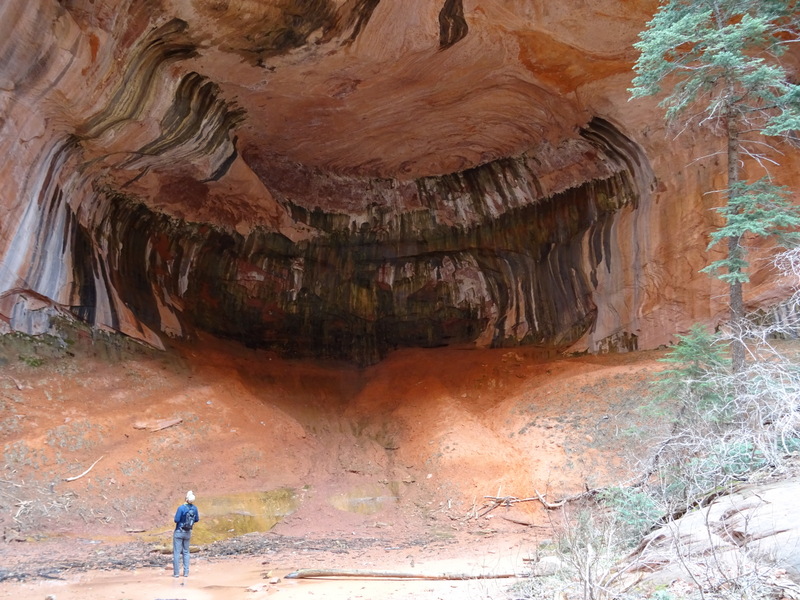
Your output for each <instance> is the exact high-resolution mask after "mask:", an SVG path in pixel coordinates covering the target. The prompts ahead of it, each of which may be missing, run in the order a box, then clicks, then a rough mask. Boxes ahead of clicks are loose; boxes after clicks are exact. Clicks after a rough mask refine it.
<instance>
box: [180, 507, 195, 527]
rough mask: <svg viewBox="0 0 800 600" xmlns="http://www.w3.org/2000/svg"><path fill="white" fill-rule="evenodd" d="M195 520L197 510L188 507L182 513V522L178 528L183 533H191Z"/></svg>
mask: <svg viewBox="0 0 800 600" xmlns="http://www.w3.org/2000/svg"><path fill="white" fill-rule="evenodd" d="M196 520H197V509H196V508H195V507H194V506H193V505H191V504H190V505H189V508H188V509H187V510H186V512H185V513H183V520H182V521H181V522H180V528H181V529H182V530H183V531H191V530H192V527H193V526H194V522H195V521H196Z"/></svg>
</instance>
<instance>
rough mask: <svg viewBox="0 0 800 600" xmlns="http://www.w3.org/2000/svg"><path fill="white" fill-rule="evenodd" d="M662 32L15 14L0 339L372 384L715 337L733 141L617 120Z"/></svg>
mask: <svg viewBox="0 0 800 600" xmlns="http://www.w3.org/2000/svg"><path fill="white" fill-rule="evenodd" d="M655 4H656V3H655V2H645V3H642V2H624V1H622V0H604V1H601V2H595V3H592V5H591V7H589V6H586V5H585V3H580V2H572V1H570V2H563V3H558V4H557V5H554V4H553V3H549V2H537V1H523V0H517V1H511V2H509V1H507V0H506V1H502V2H501V1H499V0H497V1H488V2H487V1H484V2H471V1H469V0H459V1H452V0H408V1H406V2H402V3H400V2H390V1H389V0H362V1H360V2H355V1H353V0H348V1H343V0H336V1H334V0H316V1H315V2H298V1H296V0H274V1H272V2H255V1H254V0H227V1H223V2H220V1H214V2H212V1H210V0H192V1H190V2H179V1H177V0H174V1H172V0H162V1H155V0H153V1H148V2H143V1H136V2H133V1H123V2H113V3H112V2H105V1H102V0H95V1H89V0H67V1H64V2H56V1H55V0H36V1H30V0H7V1H6V2H4V3H3V4H2V6H0V40H2V41H0V57H3V58H2V62H0V114H1V115H2V121H0V127H1V128H0V148H1V149H2V150H3V151H4V154H5V156H6V161H4V163H3V164H0V194H1V195H0V215H2V218H1V219H0V257H1V260H2V262H0V315H2V319H3V322H4V327H5V328H6V329H20V330H24V331H29V332H41V331H44V330H46V329H47V327H48V322H49V318H50V315H51V314H52V313H53V312H54V311H55V312H58V311H61V312H66V313H70V314H72V315H76V316H78V317H79V318H82V319H84V320H86V321H88V322H90V323H92V324H94V325H96V326H98V327H108V328H112V329H116V330H119V331H122V332H124V333H126V334H129V335H132V336H135V337H137V338H140V339H143V340H146V341H148V342H149V343H152V344H155V345H159V344H160V342H159V335H161V334H168V335H176V336H182V335H190V334H191V332H192V331H193V330H194V329H195V328H202V329H207V330H209V331H213V332H215V333H217V334H219V335H224V336H229V337H233V338H236V339H241V340H243V341H246V342H247V343H249V344H255V345H268V346H273V347H277V348H279V349H282V350H284V351H286V352H289V353H295V354H301V355H308V354H310V355H318V356H330V357H337V358H348V359H354V360H357V361H359V362H372V361H374V360H376V359H377V358H379V357H380V356H382V355H383V354H385V352H387V351H389V350H391V349H392V348H394V347H398V346H403V345H438V344H453V343H457V344H462V343H477V344H481V345H509V344H516V343H533V344H538V345H542V346H545V347H550V348H554V349H558V350H584V349H588V350H590V351H605V350H611V349H633V348H652V347H655V346H658V345H660V344H663V343H668V342H669V341H671V340H672V339H673V337H674V334H675V333H676V332H681V331H685V330H686V329H687V328H688V327H689V325H690V324H691V323H693V322H695V321H703V322H707V323H710V324H717V323H719V322H720V321H721V320H724V318H725V297H724V292H725V290H724V286H722V285H721V284H720V283H719V282H718V281H716V280H713V279H711V278H709V277H708V276H706V275H703V274H700V273H698V271H699V269H701V268H702V267H703V266H705V265H706V264H708V262H710V260H712V259H713V258H714V257H712V256H711V255H709V253H708V252H707V251H706V245H707V242H708V232H709V230H710V228H711V227H712V225H713V224H714V219H715V215H714V213H713V211H712V210H711V209H712V208H713V206H715V205H716V203H717V202H718V201H719V200H718V198H716V197H715V196H714V195H713V194H708V193H707V192H708V190H713V189H718V188H719V187H721V186H722V185H724V181H722V179H721V178H722V174H723V172H724V169H723V168H722V167H721V165H720V162H719V157H718V156H715V155H714V154H713V153H714V151H715V150H717V149H719V147H720V140H719V139H717V138H715V137H714V136H713V135H712V134H711V132H708V131H701V130H692V129H690V130H688V131H685V132H684V133H683V134H682V135H681V136H680V137H676V136H675V133H674V132H667V131H665V128H664V126H663V119H662V115H661V112H660V110H659V109H658V108H657V107H656V106H655V101H652V100H637V101H635V102H631V101H629V100H628V92H627V88H628V87H629V86H630V80H631V76H632V72H631V67H632V64H633V62H634V60H635V58H636V54H635V52H634V51H633V49H632V47H631V44H632V42H633V41H635V39H636V36H637V34H638V31H640V30H641V29H642V28H643V26H644V23H645V22H646V21H647V19H648V18H649V15H650V14H651V13H652V11H653V10H654V8H655ZM781 161H782V162H783V163H784V168H783V170H782V172H784V173H789V175H787V176H786V181H787V182H788V183H792V182H793V181H794V173H796V172H797V171H796V169H795V168H794V167H796V165H797V155H796V150H795V149H793V148H789V149H786V153H785V154H784V155H783V156H782V157H781ZM750 168H751V172H753V174H755V175H757V174H758V173H757V168H755V167H753V166H751V167H750ZM753 282H754V284H753V285H751V286H748V289H747V290H746V299H747V301H748V302H749V304H750V305H751V306H752V307H755V306H761V305H769V304H772V303H775V302H777V301H779V300H780V298H782V297H783V296H785V295H786V289H785V288H786V285H787V284H788V283H790V282H784V281H781V282H778V281H777V280H776V279H775V277H774V276H772V275H771V271H770V267H769V265H768V263H766V262H764V261H755V262H754V272H753Z"/></svg>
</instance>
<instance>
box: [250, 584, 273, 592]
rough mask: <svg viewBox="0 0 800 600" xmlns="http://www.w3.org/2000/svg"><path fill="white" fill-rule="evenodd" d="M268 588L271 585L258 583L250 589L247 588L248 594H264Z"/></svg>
mask: <svg viewBox="0 0 800 600" xmlns="http://www.w3.org/2000/svg"><path fill="white" fill-rule="evenodd" d="M268 587H269V585H268V584H266V583H257V584H255V585H251V586H250V587H249V588H247V591H248V592H263V591H265V590H266V589H267V588H268Z"/></svg>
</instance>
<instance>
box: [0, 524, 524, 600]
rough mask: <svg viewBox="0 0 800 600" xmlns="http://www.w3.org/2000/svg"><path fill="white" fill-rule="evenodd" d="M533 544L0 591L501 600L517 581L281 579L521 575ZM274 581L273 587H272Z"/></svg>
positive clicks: (384, 552)
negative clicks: (307, 575) (355, 573)
mask: <svg viewBox="0 0 800 600" xmlns="http://www.w3.org/2000/svg"><path fill="white" fill-rule="evenodd" d="M526 547H527V548H530V547H534V548H535V544H533V545H532V546H531V540H527V541H526V540H525V539H522V538H521V537H520V536H510V537H506V536H497V537H496V538H495V539H491V540H481V541H480V543H479V544H472V545H471V547H469V548H467V547H464V546H463V545H459V546H450V547H432V548H427V549H415V550H412V551H409V550H408V549H403V550H393V549H377V550H372V551H368V552H364V553H361V554H360V555H358V556H347V557H342V556H340V555H334V554H330V553H319V554H316V555H314V556H308V555H307V556H303V555H302V553H301V554H300V555H297V554H295V555H292V554H278V555H272V556H269V557H245V558H235V559H227V560H204V559H202V558H200V559H199V560H194V562H193V564H192V570H191V573H190V576H189V577H188V578H183V577H181V578H178V579H175V578H173V577H172V574H171V568H162V569H158V568H144V569H137V570H134V571H113V572H107V571H88V572H80V573H74V574H69V575H67V576H66V577H65V578H64V580H60V581H52V580H45V579H36V580H32V581H28V582H24V583H13V584H11V583H6V584H2V585H0V598H15V599H17V600H27V599H31V600H33V599H43V598H45V597H46V596H48V595H50V594H52V595H54V596H55V597H56V598H57V599H58V600H107V599H111V598H120V599H129V600H153V599H154V598H159V599H166V598H184V599H186V600H222V599H236V598H243V599H244V598H248V599H251V600H258V599H260V598H266V597H267V596H270V597H272V596H275V597H277V598H286V599H289V600H293V599H300V598H314V597H324V598H341V599H346V598H365V599H374V600H375V599H384V598H385V599H389V598H427V599H434V598H465V599H469V598H500V597H505V596H504V594H505V592H506V590H507V589H508V587H509V586H510V585H511V584H512V583H513V581H514V580H513V579H508V578H499V579H492V578H487V579H469V580H462V581H455V580H451V581H447V580H444V581H437V580H426V579H405V578H402V579H398V578H394V579H393V578H372V577H370V578H367V577H338V578H337V577H333V578H326V579H296V580H293V579H284V576H285V575H286V574H287V573H290V572H292V571H295V570H296V569H298V568H323V567H324V568H338V569H348V570H352V569H358V570H371V571H392V572H401V573H404V574H417V575H442V574H446V573H447V574H459V575H460V574H464V575H468V576H472V577H476V576H479V575H481V576H482V575H495V576H496V575H506V574H514V573H519V574H524V573H527V572H528V567H527V564H528V563H527V562H526V561H525V560H524V559H525V558H529V557H530V556H531V554H529V553H528V552H527V551H525V550H523V548H526ZM270 582H272V583H270Z"/></svg>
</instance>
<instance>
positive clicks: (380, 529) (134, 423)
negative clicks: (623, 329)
mask: <svg viewBox="0 0 800 600" xmlns="http://www.w3.org/2000/svg"><path fill="white" fill-rule="evenodd" d="M661 356H663V353H660V352H650V353H636V354H627V355H606V356H594V357H591V356H583V357H573V358H565V357H547V356H543V355H542V353H541V352H538V351H537V350H536V349H532V348H516V349H505V350H491V351H490V350H476V349H470V348H462V349H452V348H450V349H433V350H419V349H417V350H401V351H398V352H395V353H394V354H392V355H391V356H389V357H388V358H387V359H386V360H384V361H383V362H382V363H380V364H379V365H375V366H373V367H369V368H366V369H356V368H354V367H352V366H349V365H342V364H330V363H325V364H323V363H314V362H307V361H306V362H303V361H287V360H281V359H279V358H278V357H277V356H276V355H274V354H271V353H267V352H261V351H255V350H248V349H244V348H242V347H240V346H238V345H236V344H232V343H229V342H225V341H221V340H216V339H213V338H209V337H203V338H201V339H199V340H197V341H196V342H194V343H192V344H185V345H174V346H172V347H171V348H169V350H168V351H167V352H154V351H148V350H146V349H143V348H141V347H139V346H137V345H136V344H133V343H131V342H129V341H124V340H120V339H118V338H114V337H107V338H106V337H101V338H98V337H97V336H92V335H91V334H89V333H88V332H85V331H82V330H75V331H72V332H71V333H70V334H69V336H67V343H66V344H65V343H63V342H58V341H57V340H39V341H31V340H29V339H24V338H13V339H12V338H6V339H4V340H3V341H2V344H1V345H0V403H2V406H0V415H2V420H0V441H2V449H3V453H4V454H3V471H2V472H0V528H2V532H3V541H4V543H3V544H2V545H0V574H2V573H4V572H5V573H6V575H8V573H9V572H14V571H15V570H17V571H19V570H20V569H22V570H23V571H24V570H25V569H27V575H26V577H24V578H23V579H24V581H21V582H20V581H16V580H13V579H12V578H10V577H8V576H7V577H6V578H5V579H6V580H5V581H3V582H2V583H0V597H4V598H5V597H8V598H17V599H19V600H23V599H26V598H44V597H45V596H46V595H48V594H55V595H56V597H57V598H58V599H59V600H62V599H64V598H89V599H91V598H97V599H100V598H120V599H125V598H128V599H132V600H135V599H138V598H147V599H148V600H152V599H154V598H164V599H166V598H186V599H187V600H189V599H194V598H236V597H239V596H241V597H247V598H252V599H257V598H260V597H263V596H266V595H277V596H278V597H283V598H301V597H302V598H307V597H314V596H320V595H322V596H324V597H326V598H343V599H344V598H360V597H363V598H384V597H385V598H389V597H391V598H404V597H409V598H410V597H414V598H423V599H425V598H430V599H433V598H449V597H459V598H470V597H475V598H488V597H500V596H498V595H497V594H499V591H498V590H500V589H506V588H507V587H508V586H509V584H510V581H509V580H502V579H498V580H472V581H461V582H453V581H437V582H434V581H406V580H403V581H400V582H397V581H388V582H387V581H372V580H363V579H359V580H336V581H290V580H286V579H281V581H280V582H279V583H275V584H269V583H268V582H269V579H264V577H263V575H264V573H269V572H271V573H272V575H271V577H278V578H282V577H283V575H284V574H285V573H286V572H288V571H290V570H293V569H295V568H306V567H319V566H321V565H322V566H326V567H338V568H347V569H365V568H367V569H391V570H404V571H405V570H408V569H417V570H419V571H423V570H424V571H426V572H433V573H437V572H440V571H442V570H447V571H455V572H470V573H471V572H474V571H475V570H478V569H482V568H488V569H492V570H494V572H500V571H507V570H510V571H509V572H520V571H524V569H525V564H523V560H522V558H523V557H524V556H530V554H531V552H534V553H535V551H536V550H535V549H536V547H537V545H538V544H539V543H540V542H541V541H542V540H543V539H548V538H550V537H551V536H552V532H551V531H550V525H551V521H552V515H551V514H549V513H548V512H547V511H545V510H544V509H543V508H542V507H541V505H540V504H539V503H538V502H520V503H512V504H511V506H509V507H501V508H497V509H494V510H488V509H490V508H492V503H493V500H492V499H491V498H492V497H505V498H509V499H512V500H516V499H524V498H529V497H532V496H533V495H534V494H535V492H537V491H538V492H541V493H543V494H546V495H547V497H548V498H550V499H558V498H560V497H563V496H564V495H567V494H571V493H574V492H576V491H580V490H582V489H585V488H586V487H594V486H597V485H602V484H605V483H609V482H614V481H620V480H622V479H624V478H625V477H626V476H627V474H628V473H629V471H630V467H631V466H632V465H633V464H634V463H633V461H635V460H636V459H635V456H636V455H637V454H638V455H639V456H643V455H644V454H646V450H647V443H646V441H645V440H646V439H647V438H648V437H649V436H651V435H655V434H657V433H658V432H659V427H660V425H661V423H660V422H659V420H657V419H652V418H651V417H648V416H646V415H644V414H643V413H642V412H641V406H642V405H643V404H646V403H647V402H646V398H647V390H648V381H649V380H650V378H651V375H652V373H653V372H654V371H656V370H659V369H661V368H662V365H661V363H659V362H658V359H659V358H660V357H661ZM92 465H94V466H93V467H92ZM89 467H91V469H89ZM87 470H88V471H87ZM188 489H192V490H194V491H195V493H196V494H197V497H198V500H197V505H198V507H199V509H200V513H201V518H202V517H203V516H205V518H204V519H202V520H201V523H200V524H198V526H197V530H196V532H195V534H194V537H193V541H194V542H196V543H197V544H198V545H200V546H204V545H206V546H207V544H209V543H211V542H212V541H213V540H215V539H221V538H222V537H230V536H235V535H240V534H244V533H247V532H248V531H253V530H254V528H253V527H254V526H253V522H252V519H251V516H252V513H253V510H252V509H251V507H250V505H248V507H246V508H241V507H240V508H236V506H237V505H236V503H237V502H240V501H243V500H242V498H243V497H248V498H250V496H248V495H251V494H258V493H270V494H273V493H274V492H275V491H276V490H291V494H292V498H293V500H292V502H293V505H292V506H290V507H288V508H285V509H278V510H277V512H278V513H280V514H279V516H278V517H277V524H275V526H274V527H273V528H272V534H273V535H278V536H291V537H292V539H299V540H303V539H310V540H319V542H320V545H319V548H318V550H317V551H315V552H314V553H312V554H309V555H308V557H307V558H308V559H309V563H306V562H304V561H301V560H299V559H300V558H304V557H303V556H298V555H297V554H296V553H295V554H293V553H292V550H291V549H290V548H280V549H278V550H276V551H275V552H273V553H271V554H270V555H269V556H264V555H263V554H261V555H258V554H257V555H254V556H248V553H242V555H240V556H239V557H237V558H227V559H225V560H222V559H216V558H214V557H213V556H211V554H210V553H207V552H206V553H204V552H202V551H201V552H200V553H199V554H198V555H197V556H196V558H195V564H196V566H195V567H194V568H193V572H192V575H191V576H190V577H189V578H188V579H187V581H186V582H185V585H183V586H181V585H180V582H175V581H173V579H172V577H171V574H170V572H169V571H165V570H164V568H158V567H144V568H142V567H138V568H136V569H135V571H134V570H129V569H127V568H125V565H120V568H119V569H118V570H115V571H112V572H105V571H91V570H89V571H86V570H85V569H86V568H87V567H91V566H92V564H94V563H98V564H99V563H101V562H102V561H101V558H102V559H103V560H107V558H108V556H109V555H113V553H114V547H115V544H121V543H131V542H139V543H141V544H149V545H152V547H153V548H154V549H156V548H158V547H164V546H166V545H168V544H169V543H170V535H171V533H170V531H171V520H172V516H173V514H174V511H175V509H176V507H177V505H178V504H179V503H180V502H181V501H182V498H183V495H184V494H185V491H186V490H188ZM250 501H252V498H250ZM221 507H222V508H221ZM225 507H227V508H225ZM226 511H227V513H226ZM281 511H282V512H281ZM231 515H239V516H238V517H237V518H236V519H233V520H231V519H232V517H231ZM226 519H227V520H226ZM269 525H271V523H270V524H269ZM265 528H266V527H265V526H264V525H263V523H262V524H261V526H260V529H261V530H263V529H265ZM257 529H259V526H255V530H257ZM268 535H269V534H268ZM349 538H354V539H355V538H359V539H365V538H369V539H372V540H374V541H373V542H372V543H371V544H370V545H369V547H359V548H356V547H348V546H347V544H346V542H338V541H337V542H334V540H342V539H344V540H347V539H349ZM86 540H89V542H91V543H84V542H85V541H86ZM326 543H327V544H328V547H326ZM336 544H339V545H340V546H342V545H343V547H344V551H342V548H338V547H337V546H336ZM392 548H397V549H396V550H392ZM70 553H73V554H76V553H77V554H80V556H81V557H82V559H81V561H77V562H76V563H75V564H73V565H72V566H70V567H69V568H63V564H65V563H64V560H63V559H64V556H65V555H66V556H68V555H70ZM77 554H76V555H77ZM49 556H52V560H50V559H49V558H48V557H49ZM169 558H170V557H169V556H167V557H166V558H165V559H164V563H165V567H166V564H167V563H169ZM312 559H313V560H312ZM48 560H49V561H50V564H53V565H55V566H56V567H58V565H62V567H61V568H59V569H57V572H56V573H55V576H57V577H60V578H61V579H42V578H41V577H34V576H31V575H35V574H36V573H41V572H42V565H46V564H48ZM412 562H413V565H412ZM78 563H80V564H78ZM106 568H107V567H106ZM0 580H2V577H0ZM258 584H262V586H264V585H265V588H264V589H263V590H261V591H247V588H248V587H250V586H254V585H258Z"/></svg>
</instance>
